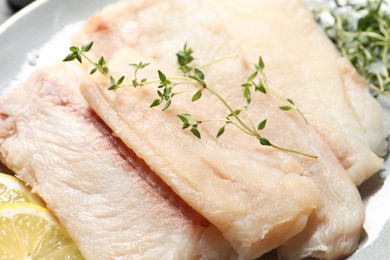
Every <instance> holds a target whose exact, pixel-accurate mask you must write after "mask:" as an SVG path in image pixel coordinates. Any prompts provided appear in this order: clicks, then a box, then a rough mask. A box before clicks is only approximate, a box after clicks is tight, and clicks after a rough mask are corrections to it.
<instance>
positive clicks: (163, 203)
mask: <svg viewBox="0 0 390 260" xmlns="http://www.w3.org/2000/svg"><path fill="white" fill-rule="evenodd" d="M86 75H87V74H86V73H85V72H84V70H82V69H81V68H79V67H77V66H76V65H74V64H67V65H56V66H52V67H48V68H44V69H42V70H40V71H38V72H36V73H35V74H34V75H33V76H31V77H30V78H29V79H28V80H26V81H25V82H24V83H22V84H21V85H20V86H18V87H17V88H15V89H14V90H12V91H10V92H9V93H7V94H5V95H3V96H1V97H0V158H1V160H2V162H3V163H4V164H5V165H7V166H8V167H9V168H10V169H12V170H13V171H14V172H15V173H16V174H17V175H18V176H19V177H20V178H21V179H23V180H24V181H26V182H27V183H29V184H30V185H31V186H32V187H33V191H34V192H36V193H38V194H39V195H40V196H41V197H42V198H43V199H44V200H45V202H46V203H47V206H48V207H49V208H50V209H51V210H52V211H53V212H54V214H55V215H56V216H57V217H58V218H59V220H60V221H61V223H62V224H63V225H64V226H65V227H66V229H67V230H68V232H69V234H70V236H71V237H72V238H73V239H74V241H75V242H76V244H77V245H78V246H79V248H80V251H81V252H82V254H83V255H84V256H85V257H86V258H87V259H114V258H116V259H236V258H237V256H236V254H235V252H234V250H233V249H232V248H231V246H230V245H229V243H228V242H226V240H224V239H223V237H222V236H221V233H220V232H219V231H218V230H217V229H216V228H215V227H214V226H213V225H211V224H210V223H209V222H208V221H207V220H205V219H204V218H203V217H201V216H200V215H199V214H198V213H196V212H195V211H194V210H193V209H191V208H190V207H189V206H188V205H187V204H186V203H184V202H183V201H182V200H181V199H180V198H179V197H178V196H177V195H176V194H174V193H173V192H172V190H171V189H170V188H169V187H168V186H167V185H165V184H164V183H163V182H162V181H161V179H160V178H159V177H158V176H157V175H155V174H154V173H153V171H151V170H150V168H149V167H148V166H147V165H146V164H145V163H144V162H143V161H142V160H141V159H139V158H138V157H137V156H136V155H135V154H134V153H133V152H132V151H131V150H129V149H128V148H127V147H126V146H125V145H123V143H122V142H121V141H120V140H119V139H117V138H115V137H113V136H112V135H111V130H110V129H109V128H107V126H106V125H105V124H104V123H103V122H102V121H101V120H100V118H99V117H97V116H96V114H95V113H93V111H92V110H91V109H90V108H89V106H88V104H87V103H86V102H85V100H84V99H83V98H82V96H81V95H80V92H79V89H78V88H79V85H80V83H81V81H82V80H83V79H85V77H86Z"/></svg>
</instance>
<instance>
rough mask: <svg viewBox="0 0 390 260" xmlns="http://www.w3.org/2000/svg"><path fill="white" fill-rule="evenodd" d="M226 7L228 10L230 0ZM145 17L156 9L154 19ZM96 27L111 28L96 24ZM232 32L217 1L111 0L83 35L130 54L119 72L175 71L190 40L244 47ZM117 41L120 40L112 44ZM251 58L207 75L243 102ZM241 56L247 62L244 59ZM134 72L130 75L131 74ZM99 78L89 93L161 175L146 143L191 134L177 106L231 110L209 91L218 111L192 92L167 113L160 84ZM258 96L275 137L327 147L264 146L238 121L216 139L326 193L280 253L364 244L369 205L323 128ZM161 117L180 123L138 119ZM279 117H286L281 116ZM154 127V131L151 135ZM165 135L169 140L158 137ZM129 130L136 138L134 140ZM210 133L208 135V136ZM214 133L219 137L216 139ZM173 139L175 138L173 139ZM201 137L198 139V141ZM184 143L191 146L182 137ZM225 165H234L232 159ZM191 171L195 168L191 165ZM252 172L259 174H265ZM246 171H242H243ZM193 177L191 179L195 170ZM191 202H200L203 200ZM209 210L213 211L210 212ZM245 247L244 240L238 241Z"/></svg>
mask: <svg viewBox="0 0 390 260" xmlns="http://www.w3.org/2000/svg"><path fill="white" fill-rule="evenodd" d="M232 4H233V3H232ZM193 10H197V13H199V14H201V15H199V16H198V15H196V14H193V13H192V11H193ZM221 11H223V8H222V9H221ZM166 13H169V14H170V16H169V17H167V16H165V15H164V14H166ZM112 17H115V19H111V18H112ZM145 17H149V19H146V18H145ZM150 17H153V19H150ZM140 18H144V19H140ZM96 28H105V29H104V30H96ZM120 28H121V29H120ZM226 32H228V31H227V30H226V28H225V24H224V23H221V22H220V20H219V19H218V16H216V15H215V13H213V9H210V4H209V2H205V1H196V2H192V4H190V5H189V4H183V2H182V1H160V2H159V3H158V4H154V5H153V2H152V1H144V2H142V3H140V2H137V1H126V2H122V3H119V4H117V5H112V6H111V7H108V8H107V9H105V10H104V11H103V13H102V14H98V15H96V16H94V17H92V18H91V19H90V20H89V21H87V24H86V26H85V28H84V30H83V31H82V32H81V33H80V34H78V35H77V36H76V41H79V43H80V44H82V42H84V43H85V42H89V41H91V40H95V44H96V49H95V50H94V54H96V56H99V55H100V51H104V52H102V54H104V55H108V57H109V58H111V57H114V58H115V57H116V58H118V59H122V60H121V61H119V62H118V61H117V60H115V59H114V62H113V64H111V65H110V66H111V67H112V68H114V71H117V72H118V71H119V72H120V73H118V75H121V73H126V72H128V71H129V68H128V67H126V64H128V63H133V62H134V63H135V62H139V61H140V60H142V61H144V62H152V63H153V64H154V63H158V64H159V65H160V66H156V67H154V68H153V69H151V70H152V71H153V70H154V71H156V70H157V69H162V68H163V71H164V72H165V71H170V72H171V75H175V73H177V71H172V68H176V64H175V59H176V57H175V55H174V54H175V53H176V52H177V51H178V50H180V49H181V48H182V47H183V45H184V43H185V42H188V43H189V46H191V47H193V48H194V50H195V57H196V62H197V64H199V65H201V64H204V63H207V62H209V61H212V60H214V59H218V58H220V57H222V56H224V55H228V54H235V53H238V54H242V52H241V51H242V50H241V48H240V46H239V45H238V43H237V39H235V38H234V37H232V35H230V34H228V33H226ZM114 35H115V37H117V36H118V35H119V40H118V41H116V39H117V38H115V37H114ZM101 39H104V41H103V43H100V42H99V40H101ZM111 43H112V44H113V45H110V44H111ZM103 46H111V47H112V48H105V50H103ZM120 46H131V48H133V49H132V50H120V51H118V53H116V54H115V51H117V50H118V48H120ZM140 53H141V54H140ZM244 54H245V52H244ZM259 54H260V53H258V54H256V56H255V55H253V59H255V58H256V59H257V58H258V55H259ZM261 54H262V53H261ZM115 63H119V64H115ZM251 63H252V60H250V59H248V58H247V57H246V56H245V55H240V59H238V60H234V61H232V62H228V63H221V64H218V65H213V67H212V68H210V69H207V70H206V72H207V73H206V78H207V80H208V82H209V83H210V84H212V85H213V86H214V85H215V88H218V89H219V90H221V91H220V93H222V94H223V95H224V96H225V97H227V99H228V100H229V101H231V102H233V103H234V104H235V105H237V106H240V104H242V103H243V100H242V99H241V96H242V94H241V92H240V87H239V86H240V85H241V83H243V82H245V80H246V76H248V75H250V73H251V70H250V69H249V66H250V65H249V64H251ZM237 64H239V65H238V66H237ZM213 68H215V69H213ZM266 68H268V63H266ZM232 75H234V76H232ZM267 75H268V74H267ZM143 76H145V75H143ZM147 76H148V77H151V78H155V77H156V76H155V75H154V76H153V73H150V72H149V74H147ZM210 76H211V77H210ZM128 77H129V81H130V80H131V76H128ZM210 78H211V79H210ZM271 83H272V82H271ZM96 85H97V86H98V87H100V88H96V87H95V86H89V85H85V86H84V87H83V91H82V92H83V94H84V95H85V96H86V98H87V100H88V101H89V102H90V103H91V105H92V107H93V108H94V109H96V111H97V112H98V113H99V114H100V116H102V117H103V119H104V120H105V121H106V122H107V123H108V124H109V125H110V127H111V128H113V129H115V130H116V134H117V135H118V136H119V137H121V138H122V139H123V140H124V141H125V142H126V144H127V145H129V146H130V147H132V149H134V150H136V151H137V153H138V154H139V155H140V156H141V157H143V158H144V159H145V160H146V161H147V163H148V164H149V165H151V166H152V165H154V166H152V167H154V169H155V170H156V172H158V173H159V174H160V175H161V174H162V175H164V174H166V173H164V172H159V169H160V168H161V167H160V163H161V160H157V162H156V159H155V158H150V157H152V156H155V154H153V153H152V152H150V151H146V150H147V149H146V148H145V146H146V143H147V141H146V140H148V138H150V140H151V141H150V145H152V147H153V149H152V150H156V149H157V150H158V149H159V147H161V149H162V148H165V146H166V145H163V144H162V143H160V142H161V140H162V139H163V138H162V137H161V136H163V135H164V134H163V133H165V135H166V136H167V137H165V136H164V139H167V138H171V137H169V135H171V134H168V133H170V132H171V131H172V132H175V135H174V137H172V140H184V137H180V138H179V133H176V131H179V129H178V127H179V122H178V121H174V120H173V119H172V118H174V117H175V114H179V113H185V112H190V113H191V114H193V115H195V116H196V118H199V119H205V118H206V119H207V118H224V117H225V116H226V115H227V114H228V113H227V111H226V110H224V109H223V108H221V107H220V106H218V103H217V100H215V99H212V98H211V99H208V101H207V102H206V104H205V103H203V107H212V108H213V109H212V113H210V111H204V109H203V110H202V109H201V108H199V107H201V105H198V103H196V104H194V105H191V104H189V102H188V100H191V97H190V96H187V97H186V98H184V99H186V100H187V101H185V102H182V101H180V100H176V101H174V103H175V104H178V105H177V107H175V110H173V112H167V113H169V115H168V116H167V117H165V115H164V114H160V113H161V112H152V111H149V110H150V109H149V108H148V107H149V105H150V103H151V102H152V100H153V99H154V98H156V95H153V91H151V92H149V90H144V89H143V90H142V93H143V94H139V93H137V91H134V92H133V91H131V90H120V91H118V92H119V93H117V94H113V93H108V92H106V91H105V90H104V87H105V86H108V83H104V82H100V83H97V84H96ZM272 86H273V84H271V88H272ZM122 91H123V92H122ZM138 91H141V90H138ZM283 94H284V93H282V95H283ZM122 96H124V97H122ZM144 99H148V102H149V103H148V102H145V100H144ZM206 99H207V98H206ZM256 101H257V102H253V103H252V104H251V107H253V109H254V110H253V112H252V111H250V114H252V115H254V114H255V115H257V116H259V118H261V119H263V118H264V117H262V115H264V116H268V117H269V116H270V115H271V119H270V121H269V125H270V124H273V126H270V128H268V127H267V128H268V129H269V130H268V132H266V133H267V134H268V135H269V136H272V137H273V139H272V140H275V141H279V140H280V141H279V143H281V144H284V145H285V146H289V147H299V148H300V149H301V150H304V151H311V152H312V153H316V154H318V155H320V159H318V160H317V161H315V162H313V161H310V160H306V159H307V158H295V157H293V156H291V155H289V154H286V153H280V152H275V151H272V150H271V151H270V150H269V149H263V147H260V146H259V145H258V143H257V142H255V141H253V140H252V139H249V138H248V137H246V136H241V135H240V133H237V132H236V131H234V130H233V129H229V131H232V133H231V134H229V133H226V134H224V135H226V136H227V137H226V138H224V137H222V138H221V139H220V140H221V143H219V142H216V144H215V145H221V146H223V147H228V148H229V149H232V150H235V151H237V152H239V153H245V154H246V156H248V158H252V159H253V160H256V161H258V162H260V163H262V164H263V165H264V166H267V167H269V166H271V167H274V168H275V169H280V170H282V171H284V172H285V173H288V172H297V173H299V174H301V175H305V176H307V177H308V178H311V179H312V180H313V181H314V183H316V184H317V186H318V189H319V190H320V192H321V195H322V198H321V200H322V204H323V205H322V207H321V208H320V209H319V210H318V212H317V216H314V217H312V218H310V220H309V222H308V225H307V227H306V228H305V230H304V231H303V232H302V233H301V234H299V235H297V236H296V237H294V238H293V239H292V240H290V241H289V242H288V243H287V244H286V245H284V246H283V247H281V248H280V249H279V254H280V257H284V258H289V259H299V258H303V257H307V256H314V257H320V258H327V259H332V258H337V257H342V256H345V255H348V254H350V253H351V252H353V251H354V250H355V249H356V247H357V243H358V241H359V238H360V232H361V230H362V224H363V222H364V209H363V206H362V202H361V200H360V196H359V194H358V192H357V190H356V188H355V187H354V185H353V183H352V182H351V181H350V180H349V178H348V177H347V174H346V172H345V171H344V170H343V168H342V166H341V165H340V163H339V162H338V161H337V160H336V158H335V156H334V155H333V153H332V152H331V151H330V150H329V148H328V147H327V146H326V145H325V143H324V142H322V140H321V138H319V135H318V134H317V132H316V131H314V129H312V128H311V127H307V126H306V125H304V124H302V118H300V117H299V116H297V114H291V113H290V112H289V114H288V115H289V116H290V117H291V118H290V117H289V116H286V114H284V113H282V114H281V113H280V111H279V113H278V112H277V111H278V105H280V104H278V103H277V102H276V101H275V100H270V99H267V98H257V99H256ZM198 102H201V101H198ZM135 104H137V105H135ZM141 104H144V108H145V111H143V110H142V108H141ZM259 104H260V105H259ZM261 104H268V106H269V107H270V109H269V110H267V109H265V108H264V107H266V105H264V106H263V105H261ZM179 108H180V109H179ZM130 111H131V112H130ZM171 111H172V110H171ZM275 111H276V112H275ZM154 113H156V114H154ZM132 117H134V118H132ZM159 117H163V119H164V120H163V121H169V122H170V124H172V129H168V126H166V128H167V130H165V128H164V132H163V133H160V131H162V129H160V128H161V126H157V125H155V126H154V127H153V126H151V127H150V128H146V127H144V126H142V127H139V128H137V126H136V125H135V123H134V122H137V121H140V120H142V118H148V120H150V121H151V124H152V123H153V121H158V118H159ZM272 118H274V120H272ZM275 119H278V120H275ZM277 121H282V122H281V123H280V124H278V122H277ZM283 121H284V122H283ZM175 122H176V123H175ZM271 122H273V123H271ZM286 122H288V123H290V124H291V125H292V126H293V127H292V126H291V125H288V124H284V123H286ZM123 125H127V127H126V128H124V127H123ZM153 129H158V132H159V133H158V134H157V133H155V130H153ZM283 129H289V131H291V132H292V133H285V131H281V130H283ZM290 129H291V130H290ZM203 130H204V131H206V132H207V134H208V137H207V141H204V142H205V143H206V144H209V143H210V142H212V141H211V139H212V138H211V137H210V136H213V135H215V133H216V132H217V131H218V128H215V127H212V126H210V127H208V128H206V129H203ZM300 131H303V132H300ZM148 132H150V133H151V135H154V136H150V137H149V136H148ZM320 133H321V132H320ZM134 135H138V138H139V140H142V144H141V141H139V143H136V142H134V140H135V138H134ZM268 135H267V137H268ZM180 136H181V135H180ZM158 137H160V139H161V140H155V138H156V139H158ZM301 137H302V138H301ZM127 138H130V139H131V140H126V139H127ZM205 138H206V137H205ZM205 138H203V137H202V139H205ZM209 138H211V139H210V140H209ZM168 140H171V139H168ZM185 140H186V142H190V143H191V145H190V146H193V145H194V146H195V145H196V147H197V148H194V151H196V152H197V153H199V150H200V148H198V145H199V144H197V142H199V141H198V140H194V141H191V140H188V141H187V139H185ZM286 140H287V141H286ZM294 140H295V141H294ZM167 142H168V143H169V141H167ZM170 142H174V141H170ZM193 142H195V143H194V144H193ZM302 143H304V144H302ZM157 144H160V145H157ZM179 145H180V146H185V147H187V146H189V145H184V144H181V143H180V144H179ZM138 146H139V147H138ZM141 146H142V147H141ZM155 146H157V147H155ZM164 152H165V151H160V150H158V153H159V154H158V155H159V156H162V155H161V154H162V153H164ZM214 158H215V157H214ZM218 158H220V156H219V157H218ZM215 160H217V159H215ZM218 160H219V159H218ZM220 160H222V159H220ZM167 164H168V163H167ZM164 166H165V165H164ZM220 167H221V166H220ZM224 169H226V166H225V168H224ZM268 169H270V168H265V169H263V171H264V172H265V171H266V170H268ZM228 170H229V169H228ZM271 170H272V168H271ZM179 174H183V173H179ZM186 174H190V173H188V172H186ZM241 174H242V173H241ZM256 174H258V173H256ZM224 176H226V174H225V175H224ZM228 176H229V179H234V180H235V179H236V178H238V177H237V176H236V175H233V174H230V175H228ZM180 177H181V176H180ZM251 177H253V178H256V177H257V176H256V175H255V176H251ZM162 178H163V179H164V180H165V181H166V182H168V183H169V184H170V185H172V186H174V185H176V181H175V183H172V178H173V177H172V176H171V175H169V176H166V177H165V178H164V177H162ZM205 178H206V177H205ZM225 178H226V177H225ZM240 178H242V177H241V176H240ZM248 178H250V177H248ZM185 180H186V181H187V177H186V179H185ZM259 181H261V180H259ZM252 182H254V181H252ZM180 188H181V187H177V188H174V189H175V191H176V192H178V193H179V194H180V195H181V196H183V195H182V192H184V191H182V192H181V191H178V189H180ZM192 199H193V198H191V197H186V198H185V200H187V201H188V200H192ZM189 203H190V204H191V205H193V206H194V203H196V202H189ZM194 207H195V208H196V209H197V210H199V211H200V212H201V213H202V214H209V213H205V212H204V211H202V210H203V205H199V206H198V207H197V206H194ZM319 216H320V217H319ZM206 217H210V216H209V215H207V216H206ZM212 222H213V221H212ZM217 226H218V227H219V228H220V229H221V230H222V232H224V229H223V228H221V227H220V226H219V225H218V224H217ZM225 236H227V235H225ZM228 239H229V238H228ZM230 240H231V238H230ZM233 244H234V243H233ZM238 248H239V247H237V246H236V249H238ZM238 250H239V249H238Z"/></svg>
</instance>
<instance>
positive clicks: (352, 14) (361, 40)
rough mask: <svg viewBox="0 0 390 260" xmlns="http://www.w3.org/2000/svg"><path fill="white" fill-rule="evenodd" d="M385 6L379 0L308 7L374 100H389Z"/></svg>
mask: <svg viewBox="0 0 390 260" xmlns="http://www.w3.org/2000/svg"><path fill="white" fill-rule="evenodd" d="M329 3H330V4H329ZM385 4H387V6H389V3H388V2H386V1H383V0H368V1H366V2H365V3H363V4H357V3H352V2H351V1H328V4H327V5H313V6H312V10H313V12H314V14H315V18H316V20H317V22H318V23H319V24H321V25H322V26H323V28H324V30H325V32H326V33H327V34H328V36H329V38H330V39H331V40H332V41H333V42H334V44H335V45H336V46H337V48H338V49H339V50H340V52H341V53H342V55H343V56H345V57H346V58H348V59H349V60H350V61H351V63H352V64H353V65H354V66H355V68H356V69H357V70H358V72H359V73H360V74H361V75H362V76H363V77H364V78H365V79H366V81H367V84H368V85H369V87H370V88H371V89H372V91H373V95H374V96H375V97H376V96H378V95H384V96H387V97H390V77H389V75H390V53H389V49H390V14H389V13H388V12H386V11H385V10H384V6H385ZM329 14H330V16H331V17H332V20H331V21H329V19H327V15H328V18H329Z"/></svg>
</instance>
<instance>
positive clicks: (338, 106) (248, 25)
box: [74, 0, 386, 185]
mask: <svg viewBox="0 0 390 260" xmlns="http://www.w3.org/2000/svg"><path fill="white" fill-rule="evenodd" d="M200 5H203V6H206V10H203V11H202V12H204V13H206V15H203V13H201V12H198V11H196V12H194V10H196V9H197V8H200V7H199V6H200ZM221 5H223V6H224V8H221ZM179 6H180V4H172V3H170V2H169V1H162V2H159V3H158V4H156V3H155V2H154V1H148V0H147V1H122V2H121V3H118V4H116V5H111V6H109V7H107V8H106V9H104V10H103V11H102V12H101V13H99V14H97V15H95V16H93V17H91V18H90V19H88V20H87V22H86V24H85V26H84V28H83V29H82V30H81V31H80V32H79V33H78V34H76V35H75V37H74V42H75V43H76V44H85V43H87V42H89V41H92V40H93V41H95V47H94V50H93V53H94V54H95V55H97V57H99V56H100V55H104V56H105V57H106V59H110V58H111V57H112V55H113V53H114V52H115V51H116V50H118V49H119V48H121V47H125V46H138V48H141V49H142V50H143V51H144V52H145V53H146V54H147V55H149V56H150V57H156V58H159V56H161V51H160V50H161V49H162V48H163V49H164V48H165V47H167V48H168V49H172V50H178V48H180V47H181V45H182V42H183V41H188V40H189V39H190V38H193V37H192V35H191V34H193V33H194V32H196V29H194V28H196V27H197V25H199V24H202V23H203V24H206V23H208V25H207V26H210V28H209V29H210V30H214V33H219V32H221V31H225V32H226V33H228V34H229V40H230V41H233V42H235V43H236V44H237V45H239V47H240V49H241V50H242V52H243V55H244V56H245V59H246V60H247V62H248V64H252V63H254V62H256V61H257V59H258V56H259V55H262V56H263V58H264V60H265V62H266V64H267V66H266V68H265V71H266V74H267V80H268V81H269V84H270V85H271V86H272V87H274V88H275V89H278V90H280V91H281V92H282V93H284V95H285V96H286V97H288V98H291V99H293V100H294V101H295V102H296V104H298V105H299V107H300V109H301V110H302V111H303V112H304V114H305V116H306V118H307V119H308V120H309V123H310V124H311V125H313V126H315V127H316V129H317V131H318V133H319V134H320V135H321V137H322V138H323V139H324V140H325V141H326V142H327V143H328V145H329V146H330V147H331V149H332V151H333V152H334V154H335V155H336V157H337V158H338V159H339V161H340V162H341V163H342V165H343V167H344V169H346V170H347V172H348V175H349V176H350V178H351V179H352V180H353V182H354V183H355V184H356V185H360V184H361V183H362V182H363V181H365V180H366V179H368V178H369V177H370V176H372V175H373V174H374V173H376V172H378V171H379V170H380V169H381V168H382V165H383V159H382V158H380V157H379V156H383V155H384V153H385V150H386V149H385V148H386V142H385V137H386V132H385V128H384V124H383V122H384V120H383V118H384V115H383V111H382V109H381V107H380V106H379V104H378V102H377V101H376V100H374V99H373V98H372V97H371V96H370V94H369V92H368V88H367V85H366V84H365V83H364V80H363V79H362V78H361V77H360V76H359V75H358V74H357V72H356V70H355V69H354V68H353V67H352V65H351V64H350V63H349V62H348V61H347V60H346V59H343V58H341V57H340V55H339V54H338V53H337V52H336V50H335V48H334V46H333V44H332V43H331V42H330V40H329V39H327V37H326V35H325V34H324V33H323V32H322V30H321V28H319V26H317V25H316V24H315V22H314V19H313V17H312V15H311V13H310V12H309V11H308V10H307V8H306V6H305V3H304V2H303V1H302V0H292V1H290V0H276V1H267V0H261V1H255V0H245V1H244V2H237V1H211V0H202V1H201V0H199V1H193V2H192V3H191V5H190V8H192V10H190V11H189V12H190V13H187V17H184V15H182V14H180V13H179V12H176V11H175V9H176V10H178V9H179V8H180V7H179ZM157 9H158V10H162V13H161V14H158V12H156V10H157ZM168 12H173V14H172V15H169V16H168V15H165V14H166V13H168ZM210 13H212V14H210ZM207 14H209V15H207ZM157 15H159V20H158V22H156V21H157V19H155V18H154V17H156V16H157ZM183 19H185V20H183ZM207 20H209V21H210V20H214V21H219V22H220V24H222V25H221V26H215V24H214V25H213V24H212V23H210V22H208V21H207ZM188 21H191V22H188ZM184 23H185V24H187V25H188V26H189V27H185V28H184V26H181V25H182V24H184ZM166 24H174V26H173V27H171V28H167V26H164V25H166ZM162 26H163V27H164V30H163V32H164V33H161V31H158V28H160V27H162ZM180 26H181V27H182V28H183V30H182V31H181V32H177V31H176V30H177V27H180ZM167 32H168V33H169V34H170V36H169V37H168V36H167ZM207 36H208V35H207V34H206V35H203V38H205V39H206V40H205V44H203V46H205V45H207V46H206V48H207V49H208V50H216V51H217V52H216V53H219V52H218V50H217V48H218V47H215V45H214V44H212V43H210V42H209V41H207ZM175 39H176V40H175ZM154 42H159V43H160V46H159V47H158V48H150V45H151V44H152V43H154ZM168 42H169V43H168ZM172 42H173V43H172ZM168 44H169V45H168ZM167 45H168V46H167ZM198 51H199V48H198ZM210 53H211V51H210ZM212 57H214V56H213V55H212V56H211V58H212ZM174 58H175V56H174V55H172V58H171V59H174Z"/></svg>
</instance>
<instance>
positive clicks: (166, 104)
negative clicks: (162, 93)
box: [161, 99, 172, 111]
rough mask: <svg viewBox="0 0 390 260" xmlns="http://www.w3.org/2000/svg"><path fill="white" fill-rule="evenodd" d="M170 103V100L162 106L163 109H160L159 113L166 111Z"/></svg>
mask: <svg viewBox="0 0 390 260" xmlns="http://www.w3.org/2000/svg"><path fill="white" fill-rule="evenodd" d="M171 103H172V100H171V99H170V100H168V101H167V102H166V103H165V106H164V108H163V109H161V111H165V110H167V109H168V108H169V106H170V105H171Z"/></svg>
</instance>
